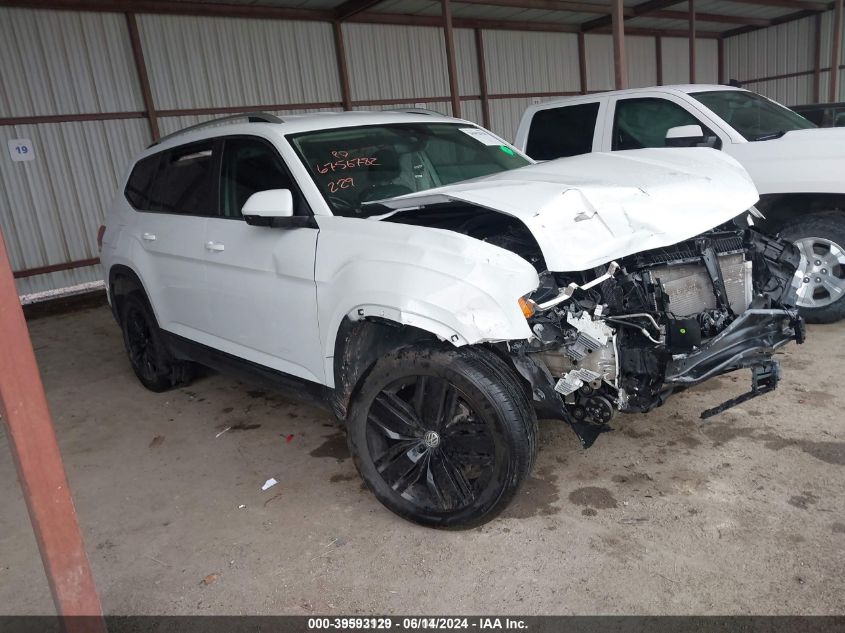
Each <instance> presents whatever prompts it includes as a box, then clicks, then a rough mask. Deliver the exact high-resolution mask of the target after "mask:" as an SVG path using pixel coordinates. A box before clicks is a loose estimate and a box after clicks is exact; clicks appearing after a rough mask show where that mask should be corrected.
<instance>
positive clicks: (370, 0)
mask: <svg viewBox="0 0 845 633" xmlns="http://www.w3.org/2000/svg"><path fill="white" fill-rule="evenodd" d="M382 1H383V0H346V2H343V3H342V4H339V5H338V6H336V7H335V8H334V19H335V20H337V21H338V22H342V21H343V20H347V19H349V18H351V17H352V16H353V15H355V14H356V13H361V12H363V11H367V10H368V9H372V8H373V7H374V6H376V5H377V4H381V3H382Z"/></svg>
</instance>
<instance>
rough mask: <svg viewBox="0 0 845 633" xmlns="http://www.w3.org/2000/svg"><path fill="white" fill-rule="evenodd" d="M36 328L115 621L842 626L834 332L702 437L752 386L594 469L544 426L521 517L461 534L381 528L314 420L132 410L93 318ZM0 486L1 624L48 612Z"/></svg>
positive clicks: (730, 386) (224, 388)
mask: <svg viewBox="0 0 845 633" xmlns="http://www.w3.org/2000/svg"><path fill="white" fill-rule="evenodd" d="M30 329H31V332H32V336H33V341H34V345H35V348H36V351H37V354H38V359H39V362H40V366H41V368H42V372H43V376H44V381H45V384H46V387H47V393H48V396H49V399H50V403H51V406H52V411H53V415H54V418H55V423H56V427H57V432H58V437H59V441H60V443H61V448H62V452H63V454H64V458H65V464H66V467H67V470H68V475H69V478H70V483H71V487H72V488H73V492H74V494H75V498H76V506H77V510H78V512H79V518H80V521H81V524H82V528H83V532H84V535H85V540H86V544H87V546H88V550H89V555H90V558H91V561H92V564H93V567H94V573H95V576H96V579H97V582H98V585H99V589H100V592H101V596H102V600H103V604H104V607H105V609H106V611H107V612H108V613H110V614H155V613H159V614H210V613H228V614H241V613H266V614H310V613H372V612H376V613H432V612H434V613H450V614H451V613H464V614H475V613H496V614H499V613H509V612H512V613H514V612H515V613H522V614H558V613H560V614H569V613H577V614H596V613H614V614H623V613H624V614H632V613H652V614H688V613H695V614H713V613H718V614H747V613H754V614H763V613H766V614H786V613H789V614H836V613H843V612H845V574H843V569H845V485H843V484H845V416H843V415H842V407H843V405H845V394H843V391H842V388H841V379H840V376H842V375H843V369H845V361H843V357H842V350H843V346H845V323H840V324H838V325H833V326H820V327H811V328H810V331H809V340H808V342H807V344H806V345H804V346H803V347H800V348H799V347H796V346H791V347H789V348H788V349H787V350H786V351H785V352H784V353H783V354H782V360H783V366H784V374H785V377H784V381H783V383H782V385H781V388H780V389H779V390H778V391H777V392H776V393H775V394H770V395H768V396H765V397H762V398H760V399H758V400H755V401H752V402H750V403H747V404H745V405H743V406H741V407H739V408H737V409H734V410H732V411H731V412H728V413H725V414H722V415H721V416H719V417H717V418H715V419H713V420H712V421H711V422H709V423H707V424H702V423H701V422H700V420H699V419H698V413H699V412H700V411H701V410H702V409H703V408H706V407H707V406H710V405H713V404H715V403H717V402H720V401H722V400H724V399H726V398H728V397H730V396H732V395H737V394H739V393H741V392H742V391H744V390H745V389H746V388H747V386H748V375H747V372H745V373H743V374H741V375H738V376H737V377H723V378H720V379H716V380H713V381H711V382H710V383H707V384H705V385H703V386H701V387H699V388H697V389H695V390H693V391H690V392H688V393H686V394H682V395H680V396H678V397H676V398H674V399H673V400H671V401H670V403H669V404H667V405H666V406H664V407H663V408H661V409H659V410H657V411H654V412H652V413H651V414H648V415H637V416H624V417H623V416H618V417H617V418H616V420H615V421H614V425H615V426H616V428H617V429H618V430H617V431H616V432H614V433H608V434H605V435H603V436H602V437H601V438H599V440H598V442H597V443H596V445H595V446H594V447H593V448H591V449H590V450H588V451H584V450H582V449H581V448H580V447H579V446H578V444H577V442H576V439H575V436H574V435H573V434H572V433H571V432H570V431H569V430H568V429H566V428H562V427H561V426H560V425H559V424H558V423H554V422H545V423H542V424H541V433H542V437H541V450H540V456H539V460H538V464H537V467H536V470H535V472H534V475H533V477H532V478H531V479H530V480H529V482H528V483H527V485H526V486H525V487H524V488H523V490H522V492H521V494H520V495H519V497H518V499H517V501H516V502H515V503H514V504H513V505H512V506H511V507H510V509H509V510H508V511H507V512H506V514H505V516H503V517H502V518H499V519H497V520H495V521H493V522H492V523H489V524H487V525H485V526H484V527H482V528H479V529H476V530H473V531H469V532H438V531H433V530H428V529H423V528H419V527H416V526H414V525H412V524H410V523H406V522H404V521H402V520H400V519H398V518H397V517H395V516H394V515H392V514H391V513H389V512H388V511H386V510H385V509H383V508H382V507H381V505H379V504H378V502H377V501H376V500H375V499H374V498H373V497H372V496H371V495H370V494H369V493H368V492H365V491H363V490H362V488H361V483H360V481H359V479H358V476H357V474H356V472H355V470H354V467H353V465H352V462H351V460H350V459H349V456H348V454H347V451H346V444H345V439H344V436H343V435H342V434H341V433H340V432H339V430H338V429H337V428H336V427H335V426H334V425H333V422H332V420H331V419H330V418H329V417H328V416H327V415H326V414H324V413H322V412H320V411H319V410H317V409H311V408H309V407H305V406H300V405H292V404H290V403H288V402H287V401H286V400H285V399H284V397H283V396H281V395H279V394H276V393H271V392H266V391H264V390H260V389H257V388H255V387H253V386H250V385H245V384H240V383H238V382H236V381H235V380H232V379H230V378H228V377H226V376H219V375H210V376H207V377H204V378H202V379H199V380H197V381H196V382H195V383H194V384H193V385H191V386H190V387H188V388H185V389H180V390H177V391H174V392H171V393H167V394H153V393H150V392H147V391H145V390H144V389H143V388H142V387H141V386H140V384H139V383H138V382H137V381H136V380H135V378H134V376H133V375H132V373H131V371H130V369H129V365H128V361H127V360H126V357H125V353H124V350H123V346H122V343H121V339H120V335H119V331H118V329H117V327H116V325H115V324H114V322H113V321H112V320H111V316H110V314H109V312H108V310H107V309H105V308H103V307H99V308H94V309H88V310H85V311H82V312H77V313H73V314H65V315H58V316H51V317H48V318H43V319H38V320H35V321H32V322H31V323H30ZM226 427H231V430H229V431H228V432H226V433H223V434H222V435H219V434H220V432H221V431H222V430H223V429H225V428H226ZM218 435H219V436H218ZM0 442H2V444H4V445H5V444H6V440H5V437H2V440H0ZM270 477H274V478H276V479H277V480H278V481H279V484H278V485H276V486H274V487H272V488H270V489H269V490H267V491H265V492H262V491H261V485H262V484H263V483H264V482H265V480H267V479H268V478H270ZM0 481H3V482H5V483H4V485H3V486H2V489H0V613H4V614H9V613H14V614H38V613H51V612H52V603H51V601H50V595H49V592H48V588H47V583H46V580H45V578H44V573H43V571H42V568H41V562H40V559H39V557H38V552H37V549H36V546H35V540H34V538H33V536H32V532H31V530H30V526H29V523H28V519H27V516H26V511H25V507H24V503H23V499H22V497H21V492H20V488H19V486H18V485H17V482H16V479H15V473H14V469H13V466H12V463H11V458H10V455H9V452H8V450H7V448H6V446H2V447H0Z"/></svg>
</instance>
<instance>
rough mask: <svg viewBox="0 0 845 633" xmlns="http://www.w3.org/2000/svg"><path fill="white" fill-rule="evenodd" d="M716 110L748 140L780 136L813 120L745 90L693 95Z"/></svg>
mask: <svg viewBox="0 0 845 633" xmlns="http://www.w3.org/2000/svg"><path fill="white" fill-rule="evenodd" d="M690 96H691V97H693V98H694V99H696V100H697V101H700V102H701V103H703V104H704V105H706V106H707V107H708V108H710V109H711V110H713V112H715V113H716V114H717V115H718V116H720V117H721V118H722V119H724V120H725V121H726V122H727V123H728V124H729V125H730V126H731V127H732V128H733V129H735V130H736V131H737V132H739V133H740V134H742V136H743V137H744V138H745V140H747V141H765V140H768V139H773V138H778V137H780V136H783V135H784V134H786V133H787V132H791V131H792V130H806V129H809V128H814V127H816V126H815V125H814V124H813V123H811V122H810V121H808V120H807V119H805V118H804V117H802V116H801V115H800V114H796V113H795V112H793V111H792V110H789V109H787V108H784V107H783V106H780V105H778V104H776V103H774V102H773V101H769V100H768V99H766V98H765V97H761V96H760V95H758V94H754V93H753V92H745V91H744V90H712V91H708V92H694V93H692V94H691V95H690Z"/></svg>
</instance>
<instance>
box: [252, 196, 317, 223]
mask: <svg viewBox="0 0 845 633" xmlns="http://www.w3.org/2000/svg"><path fill="white" fill-rule="evenodd" d="M241 215H243V216H244V220H246V223H247V224H249V225H251V226H270V227H273V228H277V229H295V228H301V227H306V226H314V225H315V223H314V218H313V217H311V216H305V215H294V214H293V194H292V193H291V192H290V189H268V190H267V191H256V192H255V193H254V194H252V195H251V196H250V197H249V199H248V200H247V201H246V202H245V203H244V207H243V209H241Z"/></svg>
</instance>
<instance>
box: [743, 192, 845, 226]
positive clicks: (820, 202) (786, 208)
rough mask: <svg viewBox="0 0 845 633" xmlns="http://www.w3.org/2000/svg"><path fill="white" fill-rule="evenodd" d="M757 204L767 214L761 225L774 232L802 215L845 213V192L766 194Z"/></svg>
mask: <svg viewBox="0 0 845 633" xmlns="http://www.w3.org/2000/svg"><path fill="white" fill-rule="evenodd" d="M755 206H756V207H757V208H758V209H759V210H760V211H761V212H762V213H763V214H764V215H765V216H766V219H765V220H763V221H761V222H759V223H758V224H759V225H760V227H761V228H763V229H765V230H767V231H770V232H773V233H774V232H777V231H780V230H781V229H782V228H783V227H784V226H785V225H787V224H788V223H790V222H791V221H792V220H795V219H800V217H801V216H802V215H809V214H821V213H830V214H836V213H843V214H845V193H776V194H764V195H762V196H760V201H759V202H758V203H757V204H756V205H755Z"/></svg>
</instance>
